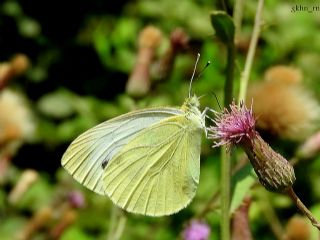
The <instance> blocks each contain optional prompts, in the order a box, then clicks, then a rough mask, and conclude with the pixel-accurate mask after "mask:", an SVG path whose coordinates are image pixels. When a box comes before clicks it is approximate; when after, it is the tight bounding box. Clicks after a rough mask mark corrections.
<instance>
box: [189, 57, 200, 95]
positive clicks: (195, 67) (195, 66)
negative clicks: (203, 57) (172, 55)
mask: <svg viewBox="0 0 320 240" xmlns="http://www.w3.org/2000/svg"><path fill="white" fill-rule="evenodd" d="M199 59H200V53H198V55H197V60H196V64H195V65H194V69H193V73H192V77H191V80H190V85H189V98H190V97H191V86H192V81H193V78H194V75H195V73H196V69H197V65H198V62H199Z"/></svg>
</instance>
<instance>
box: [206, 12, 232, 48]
mask: <svg viewBox="0 0 320 240" xmlns="http://www.w3.org/2000/svg"><path fill="white" fill-rule="evenodd" d="M210 19H211V24H212V26H213V28H214V30H215V31H216V35H217V36H218V37H219V38H220V39H221V40H222V41H223V42H226V43H228V44H233V39H234V31H235V28H234V24H233V20H232V18H231V17H230V16H229V15H228V14H227V13H226V12H223V11H213V12H211V14H210Z"/></svg>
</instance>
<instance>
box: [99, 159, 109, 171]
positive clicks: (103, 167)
mask: <svg viewBox="0 0 320 240" xmlns="http://www.w3.org/2000/svg"><path fill="white" fill-rule="evenodd" d="M108 162H109V159H105V160H103V162H102V163H101V167H102V169H105V168H106V167H107V165H108Z"/></svg>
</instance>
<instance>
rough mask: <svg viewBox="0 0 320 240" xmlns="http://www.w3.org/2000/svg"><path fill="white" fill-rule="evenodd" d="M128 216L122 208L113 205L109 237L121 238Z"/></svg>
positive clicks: (116, 239) (111, 239) (111, 238)
mask: <svg viewBox="0 0 320 240" xmlns="http://www.w3.org/2000/svg"><path fill="white" fill-rule="evenodd" d="M126 221H127V218H126V216H125V215H124V214H123V212H122V210H121V209H119V208H118V207H117V206H115V205H113V206H112V209H111V216H110V225H109V232H108V236H107V239H108V240H119V239H120V238H121V235H122V233H123V230H124V228H125V225H126Z"/></svg>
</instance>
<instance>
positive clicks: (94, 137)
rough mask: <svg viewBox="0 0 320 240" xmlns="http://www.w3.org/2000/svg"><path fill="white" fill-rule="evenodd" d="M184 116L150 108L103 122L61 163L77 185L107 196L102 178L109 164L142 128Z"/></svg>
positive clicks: (171, 110) (83, 136)
mask: <svg viewBox="0 0 320 240" xmlns="http://www.w3.org/2000/svg"><path fill="white" fill-rule="evenodd" d="M182 114H183V112H182V111H181V110H180V109H177V108H165V107H163V108H150V109H145V110H140V111H134V112H130V113H128V114H124V115H121V116H119V117H117V118H114V119H111V120H109V121H106V122H103V123H101V124H99V125H97V126H96V127H93V128H91V129H89V130H88V131H86V132H84V133H83V134H81V135H80V136H79V137H77V138H76V139H75V140H74V141H73V142H72V143H71V144H70V146H69V147H68V149H67V151H66V152H65V153H64V155H63V157H62V160H61V163H62V165H63V166H64V168H65V169H66V170H67V171H68V172H69V173H70V174H71V175H72V176H73V177H74V178H75V179H76V180H77V181H78V182H80V183H81V184H83V185H84V186H86V187H87V188H89V189H91V190H93V191H95V192H96V193H99V194H105V184H104V182H103V180H102V176H103V172H104V168H105V167H106V166H108V161H109V160H110V159H111V158H112V157H113V156H114V155H115V154H117V153H118V152H119V151H120V150H121V149H122V147H123V146H125V145H126V144H127V143H128V142H129V141H131V139H133V138H134V137H135V136H136V135H137V134H138V133H139V132H140V131H142V130H143V129H145V128H148V127H149V126H151V125H153V124H155V123H158V122H159V121H161V120H163V119H166V118H169V117H172V116H179V115H182Z"/></svg>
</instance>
